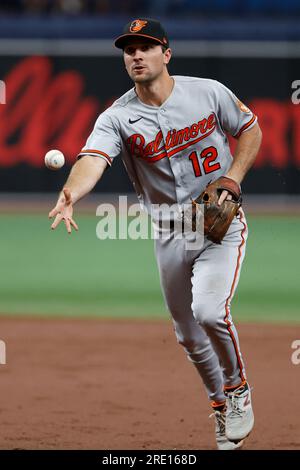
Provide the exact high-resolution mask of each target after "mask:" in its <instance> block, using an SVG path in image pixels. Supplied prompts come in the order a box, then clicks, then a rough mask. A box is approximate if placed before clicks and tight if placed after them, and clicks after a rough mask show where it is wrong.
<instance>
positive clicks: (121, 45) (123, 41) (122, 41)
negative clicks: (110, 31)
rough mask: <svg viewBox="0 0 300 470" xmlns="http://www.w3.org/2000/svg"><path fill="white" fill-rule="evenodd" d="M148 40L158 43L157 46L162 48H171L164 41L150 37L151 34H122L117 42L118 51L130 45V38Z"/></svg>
mask: <svg viewBox="0 0 300 470" xmlns="http://www.w3.org/2000/svg"><path fill="white" fill-rule="evenodd" d="M136 37H138V38H147V39H150V40H151V41H153V42H156V43H157V44H161V45H162V46H165V47H169V46H168V44H165V43H164V42H163V41H161V40H160V39H158V38H154V37H153V36H150V35H149V34H139V33H134V34H122V36H119V37H118V38H117V39H116V40H115V46H116V47H117V48H118V49H124V47H125V45H126V44H127V43H128V39H130V38H136Z"/></svg>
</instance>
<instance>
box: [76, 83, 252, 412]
mask: <svg viewBox="0 0 300 470" xmlns="http://www.w3.org/2000/svg"><path fill="white" fill-rule="evenodd" d="M173 78H174V87H173V90H172V93H171V94H170V96H169V97H168V99H167V100H166V101H165V102H164V103H163V104H162V105H161V106H159V107H155V106H149V105H147V104H144V103H143V102H141V101H140V100H139V98H138V96H137V94H136V92H135V90H134V88H133V89H131V90H129V91H128V92H127V93H125V94H124V95H123V96H122V97H121V98H119V99H118V100H117V101H115V103H114V104H113V105H112V106H111V107H110V108H108V109H107V110H106V111H104V112H103V113H102V114H101V115H100V116H99V118H98V119H97V121H96V124H95V127H94V130H93V132H92V134H91V135H90V137H89V138H88V140H87V143H86V146H85V147H84V149H83V150H82V151H81V152H80V154H79V156H83V155H94V156H95V157H100V158H104V159H105V160H106V161H107V162H108V164H109V165H111V163H112V161H113V159H114V158H116V157H118V156H119V155H121V156H122V159H123V162H124V164H125V167H126V169H127V172H128V174H129V177H130V178H131V180H132V182H133V185H134V187H135V190H136V192H137V195H138V198H139V200H140V202H141V203H142V204H143V205H144V206H145V207H146V208H147V209H148V210H149V212H151V206H152V205H153V204H163V203H166V204H169V205H173V204H178V205H182V204H187V203H189V202H190V200H191V198H192V199H195V198H196V197H197V196H198V195H199V193H200V192H201V191H202V190H203V189H204V188H205V187H206V186H207V184H208V183H209V182H210V181H211V180H213V179H217V178H218V177H220V176H222V175H224V174H226V172H227V171H228V169H229V168H230V166H231V163H232V156H231V153H230V149H229V145H228V139H227V133H229V134H231V135H233V136H235V137H238V136H239V135H240V134H241V133H242V132H243V131H245V130H247V129H250V128H251V127H252V126H253V125H254V124H255V123H256V116H254V115H253V113H252V112H251V111H250V110H249V109H248V108H247V107H246V106H245V105H244V104H243V103H241V102H240V101H239V100H238V99H237V97H236V96H235V95H234V94H233V93H232V92H231V91H230V90H229V89H228V88H226V87H225V86H224V85H222V84H221V83H219V82H217V81H215V80H209V79H201V78H192V77H182V76H175V77H173ZM154 222H155V223H156V222H157V221H155V220H154ZM246 238H247V225H246V221H245V217H244V214H243V211H242V210H240V211H239V214H238V216H237V217H236V218H235V219H234V220H233V222H232V224H231V226H230V228H229V230H228V232H227V234H226V236H225V238H224V240H223V242H222V245H216V244H214V243H212V242H210V241H208V240H205V242H204V245H203V246H202V248H201V249H197V250H190V251H187V250H186V249H185V241H184V239H178V238H176V237H175V236H174V233H173V235H171V236H169V237H168V238H159V239H157V240H156V242H155V244H156V258H157V262H158V267H159V272H160V279H161V285H162V289H163V292H164V297H165V301H166V304H167V307H168V309H169V311H170V313H171V315H172V319H173V323H174V328H175V333H176V336H177V339H178V341H179V343H180V344H182V345H183V347H184V348H185V351H186V353H187V355H188V358H189V359H190V360H191V361H192V362H193V363H194V364H195V366H196V368H197V370H198V371H199V373H200V375H201V377H202V379H203V382H204V384H205V386H206V389H207V393H208V396H209V398H210V400H211V401H213V402H214V403H215V404H216V403H221V402H223V401H224V389H223V388H224V386H225V387H232V386H237V385H239V384H240V383H242V382H244V380H245V370H244V365H243V360H242V357H241V353H240V349H239V342H238V336H237V332H236V329H235V327H234V325H233V322H232V318H231V315H230V302H231V299H232V297H233V294H234V292H235V289H236V286H237V283H238V279H239V274H240V269H241V265H242V261H243V258H244V254H245V245H246Z"/></svg>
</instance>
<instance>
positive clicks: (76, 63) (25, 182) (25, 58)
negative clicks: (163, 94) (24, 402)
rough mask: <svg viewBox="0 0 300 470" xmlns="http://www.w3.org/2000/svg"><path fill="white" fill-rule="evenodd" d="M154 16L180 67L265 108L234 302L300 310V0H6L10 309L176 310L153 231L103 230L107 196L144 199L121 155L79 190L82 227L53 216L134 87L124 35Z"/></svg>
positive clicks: (0, 152) (1, 128) (4, 209)
mask: <svg viewBox="0 0 300 470" xmlns="http://www.w3.org/2000/svg"><path fill="white" fill-rule="evenodd" d="M142 16H151V17H157V18H159V19H161V21H162V22H163V24H164V25H165V27H166V29H167V31H168V33H169V37H170V40H171V47H172V48H173V51H174V58H173V60H172V63H171V66H170V70H171V72H172V73H173V74H179V75H196V76H201V77H208V78H213V79H216V80H219V81H221V82H223V83H224V84H226V85H227V86H228V87H229V88H231V89H232V90H233V91H234V92H235V93H236V94H237V96H238V97H239V98H240V99H241V100H242V101H244V102H245V103H246V104H247V105H248V106H250V107H251V108H252V109H253V111H254V112H255V113H256V114H257V115H258V118H259V123H260V125H261V128H262V130H263V134H264V139H263V144H262V148H261V151H260V153H259V156H258V158H257V161H256V164H255V167H254V168H253V169H252V170H251V172H250V173H249V175H248V176H247V178H246V180H245V182H244V185H243V188H244V193H245V208H246V211H247V213H248V222H249V229H250V236H249V242H248V253H247V256H246V260H245V265H244V270H243V273H242V276H241V281H240V286H239V289H238V293H237V295H236V298H235V301H234V305H235V310H234V316H235V317H236V318H238V320H247V321H259V320H261V321H281V322H296V321H299V319H300V315H299V313H300V312H299V304H300V291H299V264H300V255H299V234H300V221H299V214H300V200H299V193H300V104H294V103H293V102H292V99H291V97H292V93H293V92H295V93H296V91H295V90H294V89H293V88H292V83H293V82H294V81H296V80H299V81H300V61H299V59H300V21H299V20H300V2H299V1H297V0H286V1H285V2H281V1H279V0H251V1H250V0H244V1H240V0H212V1H210V2H207V1H204V0H152V1H149V0H141V1H138V0H127V1H122V0H113V1H108V0H90V1H83V0H56V1H49V0H40V1H38V0H1V2H0V55H1V60H0V80H2V81H4V82H5V85H6V103H5V104H4V103H1V104H0V213H1V217H0V227H1V229H0V246H1V248H0V250H1V268H2V269H1V282H0V313H1V314H5V315H11V314H27V315H29V314H37V315H44V316H51V315H67V316H72V315H76V316H83V315H84V316H90V315H91V316H104V317H119V316H123V317H138V318H143V317H150V318H151V317H166V316H167V313H166V310H165V307H164V305H163V300H162V296H161V292H160V287H159V279H158V274H157V270H156V265H155V260H154V255H153V241H151V240H137V241H131V240H119V241H118V240H110V241H100V240H98V239H97V238H96V225H97V222H98V218H97V217H96V207H97V205H98V204H99V203H101V202H110V201H115V200H116V195H118V194H129V195H130V197H131V198H132V199H133V200H134V196H133V193H132V187H131V184H130V182H129V180H128V178H127V176H126V173H125V171H124V169H123V166H122V163H121V162H117V163H116V164H115V165H114V167H113V168H112V169H110V170H109V171H107V173H106V174H105V177H104V179H103V181H102V182H101V183H100V184H99V185H98V186H97V188H96V190H95V192H94V194H93V195H92V196H90V197H89V198H87V199H86V200H85V201H83V202H81V203H79V205H78V211H77V221H78V223H79V225H80V232H79V233H78V234H72V236H71V237H68V236H67V234H66V233H65V232H64V230H63V229H62V228H61V229H59V230H58V231H57V232H54V233H51V231H50V229H49V225H50V224H49V221H48V219H47V214H48V212H49V210H50V209H51V207H52V205H53V204H54V202H55V199H56V193H57V191H58V190H59V189H60V188H61V186H62V184H63V183H64V181H65V179H66V176H67V174H68V172H69V169H70V166H71V165H72V163H73V162H74V159H75V156H76V154H77V153H78V151H79V150H80V149H81V148H82V146H83V144H84V142H85V140H86V138H87V136H88V134H89V133H90V131H91V129H92V127H93V124H94V121H95V119H96V117H97V115H98V114H99V113H100V112H101V111H102V110H103V109H105V108H106V107H107V106H108V105H109V104H110V103H111V102H112V101H113V100H114V99H115V98H116V97H118V96H120V95H121V94H122V93H124V92H125V91H126V90H127V89H128V88H129V87H131V83H130V80H129V79H128V77H127V75H126V73H125V71H124V70H123V65H122V58H121V53H120V52H119V51H118V50H115V49H114V47H113V42H112V39H113V38H114V37H115V36H117V35H118V34H119V33H120V30H121V28H122V27H123V25H124V24H125V23H126V22H128V21H129V20H130V19H133V18H135V17H142ZM299 83H300V82H299ZM298 97H300V93H298ZM51 148H58V149H60V150H62V151H63V152H64V153H65V156H66V159H67V165H66V167H65V168H64V169H63V170H61V171H59V172H51V171H49V170H47V169H45V168H44V164H43V158H44V155H45V153H46V152H47V150H49V149H51Z"/></svg>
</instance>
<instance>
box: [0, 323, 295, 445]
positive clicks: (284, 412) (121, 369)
mask: <svg viewBox="0 0 300 470" xmlns="http://www.w3.org/2000/svg"><path fill="white" fill-rule="evenodd" d="M0 325H1V328H0V331H1V333H0V338H1V339H2V340H4V341H5V343H6V348H7V364H6V365H1V366H0V383H1V405H0V421H1V426H0V448H1V449H15V448H22V449H213V448H214V447H215V444H214V434H213V426H214V424H213V420H209V419H208V416H209V414H210V408H209V406H208V404H207V399H206V396H205V393H204V389H203V386H202V384H201V382H200V380H199V378H198V375H197V372H196V370H195V369H194V368H193V365H192V364H190V363H189V362H188V361H187V360H186V358H185V354H184V352H183V350H182V349H181V347H180V346H179V345H177V344H176V340H175V337H174V335H173V331H172V326H171V323H170V322H163V321H151V322H146V321H141V322H138V321H125V320H114V321H111V320H109V321H108V320H107V321H106V320H78V319H76V320H73V319H72V320H68V319H65V320H53V319H51V320H50V319H49V320H48V319H47V320H40V319H25V318H19V319H16V318H14V319H9V318H3V317H1V318H0ZM238 329H239V332H240V341H241V347H242V351H243V354H244V358H245V361H246V366H247V370H248V378H249V381H250V382H251V385H252V386H253V387H254V390H253V401H254V411H255V417H256V426H255V430H254V431H253V433H252V434H251V436H250V437H249V438H248V440H247V443H246V445H245V449H299V448H300V424H299V411H300V405H299V390H300V365H298V366H296V365H293V364H292V362H291V354H292V349H291V343H292V341H293V340H295V339H299V337H300V332H299V327H298V329H297V327H293V326H270V325H255V324H251V325H250V324H249V325H246V324H243V325H240V326H239V328H238Z"/></svg>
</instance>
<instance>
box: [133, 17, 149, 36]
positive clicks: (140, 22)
mask: <svg viewBox="0 0 300 470" xmlns="http://www.w3.org/2000/svg"><path fill="white" fill-rule="evenodd" d="M147 23H148V21H144V20H134V21H133V22H132V23H131V25H130V32H131V33H137V32H138V31H140V30H141V29H142V28H144V27H145V26H146V24H147Z"/></svg>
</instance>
